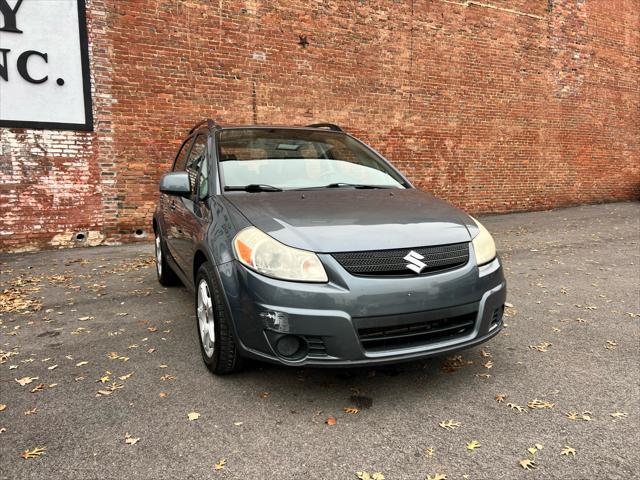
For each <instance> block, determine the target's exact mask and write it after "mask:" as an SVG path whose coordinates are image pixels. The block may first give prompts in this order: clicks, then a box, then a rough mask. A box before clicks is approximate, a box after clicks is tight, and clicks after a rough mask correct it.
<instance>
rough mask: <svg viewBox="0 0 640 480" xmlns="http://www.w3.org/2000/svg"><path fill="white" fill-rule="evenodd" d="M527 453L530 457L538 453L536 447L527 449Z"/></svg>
mask: <svg viewBox="0 0 640 480" xmlns="http://www.w3.org/2000/svg"><path fill="white" fill-rule="evenodd" d="M527 452H529V453H530V454H531V455H535V454H536V453H537V452H538V449H537V448H536V447H529V448H527Z"/></svg>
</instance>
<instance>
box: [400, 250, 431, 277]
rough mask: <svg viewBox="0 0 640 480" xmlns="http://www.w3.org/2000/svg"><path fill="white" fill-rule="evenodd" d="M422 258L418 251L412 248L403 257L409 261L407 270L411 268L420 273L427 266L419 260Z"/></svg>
mask: <svg viewBox="0 0 640 480" xmlns="http://www.w3.org/2000/svg"><path fill="white" fill-rule="evenodd" d="M423 258H424V257H423V256H422V255H420V254H419V253H418V252H414V251H413V250H411V251H410V252H409V253H407V256H406V257H404V259H405V260H406V261H407V262H409V263H408V265H407V268H408V269H409V270H413V271H414V272H416V273H418V274H419V273H422V270H424V269H425V268H427V264H426V263H424V262H422V261H421V260H422V259H423Z"/></svg>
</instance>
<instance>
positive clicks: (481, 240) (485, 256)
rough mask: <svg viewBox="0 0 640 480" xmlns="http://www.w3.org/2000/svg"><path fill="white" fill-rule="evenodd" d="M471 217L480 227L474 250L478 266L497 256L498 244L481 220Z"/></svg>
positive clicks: (474, 240) (474, 241) (474, 242)
mask: <svg viewBox="0 0 640 480" xmlns="http://www.w3.org/2000/svg"><path fill="white" fill-rule="evenodd" d="M471 219H472V220H473V221H474V222H476V225H477V226H478V229H479V230H480V232H479V233H478V235H476V236H475V238H474V239H473V242H472V243H473V251H474V252H475V254H476V263H477V264H478V266H480V265H484V264H485V263H489V262H490V261H491V260H493V259H494V258H496V244H495V242H494V241H493V237H492V236H491V234H490V233H489V230H487V229H486V228H484V225H482V224H481V223H480V222H479V221H477V220H476V219H475V218H473V217H471Z"/></svg>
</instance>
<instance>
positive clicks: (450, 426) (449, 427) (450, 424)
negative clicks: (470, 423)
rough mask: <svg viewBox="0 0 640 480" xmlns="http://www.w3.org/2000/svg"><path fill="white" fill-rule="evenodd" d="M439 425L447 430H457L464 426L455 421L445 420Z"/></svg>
mask: <svg viewBox="0 0 640 480" xmlns="http://www.w3.org/2000/svg"><path fill="white" fill-rule="evenodd" d="M438 425H439V426H440V427H442V428H444V429H445V430H455V429H456V428H458V427H460V426H461V425H462V424H461V423H460V422H457V421H455V420H444V421H442V422H440V423H439V424H438Z"/></svg>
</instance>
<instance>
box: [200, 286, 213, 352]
mask: <svg viewBox="0 0 640 480" xmlns="http://www.w3.org/2000/svg"><path fill="white" fill-rule="evenodd" d="M198 330H199V332H200V341H201V342H202V348H203V349H204V352H205V353H206V355H207V357H211V356H212V355H213V347H214V344H215V340H216V333H215V323H214V315H213V302H212V301H211V293H210V292H209V285H207V282H206V281H205V280H200V284H199V285H198Z"/></svg>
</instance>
